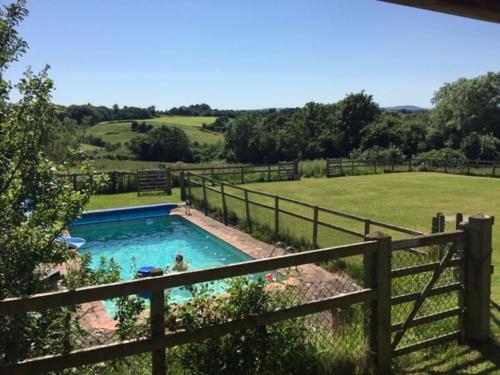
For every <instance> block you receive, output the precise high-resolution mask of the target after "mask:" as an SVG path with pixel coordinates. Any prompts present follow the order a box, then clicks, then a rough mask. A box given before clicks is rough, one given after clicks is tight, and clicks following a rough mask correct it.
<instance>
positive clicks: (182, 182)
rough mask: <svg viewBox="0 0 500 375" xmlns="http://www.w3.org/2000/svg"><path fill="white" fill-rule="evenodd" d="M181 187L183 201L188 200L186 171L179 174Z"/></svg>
mask: <svg viewBox="0 0 500 375" xmlns="http://www.w3.org/2000/svg"><path fill="white" fill-rule="evenodd" d="M179 185H180V187H181V201H185V200H186V186H185V184H184V171H181V173H180V174H179Z"/></svg>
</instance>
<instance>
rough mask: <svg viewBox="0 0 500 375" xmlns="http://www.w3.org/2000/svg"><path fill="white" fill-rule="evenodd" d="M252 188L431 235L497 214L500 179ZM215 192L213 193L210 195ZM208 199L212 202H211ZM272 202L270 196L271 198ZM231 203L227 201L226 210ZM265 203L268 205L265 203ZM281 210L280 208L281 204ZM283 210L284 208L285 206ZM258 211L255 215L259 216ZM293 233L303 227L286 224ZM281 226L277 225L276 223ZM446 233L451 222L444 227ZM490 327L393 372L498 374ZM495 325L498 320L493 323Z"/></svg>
mask: <svg viewBox="0 0 500 375" xmlns="http://www.w3.org/2000/svg"><path fill="white" fill-rule="evenodd" d="M247 186H248V187H249V188H251V189H255V190H260V191H265V192H269V193H273V194H279V195H282V196H287V197H293V198H296V199H299V200H303V201H307V202H309V203H313V204H317V205H320V206H323V207H329V208H332V209H336V210H341V211H345V212H350V213H354V214H358V215H361V216H365V217H369V218H373V219H377V220H380V221H385V222H387V223H392V224H397V225H400V226H404V227H407V228H412V229H417V230H421V231H425V232H429V231H430V226H431V217H432V216H434V215H435V214H436V212H438V211H440V212H443V213H445V214H446V215H449V216H450V217H451V216H453V215H454V214H455V213H456V212H462V213H464V214H465V215H473V214H476V213H487V214H490V215H494V216H499V215H500V200H499V199H498V197H499V196H500V180H499V179H493V178H486V177H469V176H458V175H446V174H438V173H423V172H420V173H398V174H384V175H368V176H356V177H339V178H332V179H326V178H317V179H303V180H301V181H296V182H289V181H287V182H273V183H258V184H248V185H247ZM214 194H215V193H214ZM209 199H210V198H209ZM270 199H271V198H270ZM176 200H177V201H179V200H180V198H179V191H178V189H174V191H173V195H172V196H164V195H159V196H144V197H137V195H136V194H135V193H128V194H117V195H106V196H96V197H93V198H92V201H91V203H90V205H89V209H97V208H106V207H120V206H132V205H140V204H151V203H161V202H175V201H176ZM234 201H235V200H234V199H233V200H228V206H229V208H230V209H231V204H233V202H234ZM264 203H267V204H269V203H270V202H267V201H266V202H264ZM280 207H281V206H280ZM285 208H286V207H285ZM258 212H260V211H256V212H255V214H258ZM285 223H286V224H287V225H291V228H292V230H295V231H301V229H302V226H301V225H297V224H295V225H294V224H293V222H290V223H288V222H287V221H285ZM280 225H281V224H280ZM447 225H448V228H449V229H453V228H454V222H451V221H450V222H448V223H447ZM499 247H500V227H499V226H498V225H497V226H495V227H494V239H493V254H494V255H493V262H494V264H495V266H496V267H495V268H496V270H498V269H499V268H500V251H499V250H500V249H499ZM492 297H493V299H494V300H496V301H500V277H499V273H498V271H497V272H496V274H494V275H493V278H492ZM495 319H496V320H494V321H493V322H492V329H493V332H494V335H495V337H496V341H492V342H490V343H488V344H486V345H483V346H482V347H479V348H471V347H468V346H466V345H456V344H450V345H445V346H441V347H439V349H438V348H436V349H434V350H433V349H431V350H426V351H422V352H417V353H415V354H414V355H411V356H408V357H406V356H405V357H402V358H401V359H398V360H397V361H396V362H395V363H396V366H397V369H398V371H397V372H400V371H401V372H405V373H411V374H424V373H436V374H455V373H484V374H493V373H499V368H500V347H499V345H498V339H499V337H498V335H499V334H500V329H499V326H498V321H499V320H498V319H500V316H499V313H498V312H495ZM495 322H497V323H496V324H495Z"/></svg>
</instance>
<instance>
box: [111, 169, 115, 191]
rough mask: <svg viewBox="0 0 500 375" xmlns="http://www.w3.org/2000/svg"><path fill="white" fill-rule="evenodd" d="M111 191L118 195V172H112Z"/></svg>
mask: <svg viewBox="0 0 500 375" xmlns="http://www.w3.org/2000/svg"><path fill="white" fill-rule="evenodd" d="M111 191H112V192H113V193H116V171H112V172H111Z"/></svg>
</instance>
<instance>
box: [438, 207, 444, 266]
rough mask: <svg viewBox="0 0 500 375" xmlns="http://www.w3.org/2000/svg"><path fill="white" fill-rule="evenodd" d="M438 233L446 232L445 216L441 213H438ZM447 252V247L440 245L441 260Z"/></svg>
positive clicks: (439, 255) (439, 254)
mask: <svg viewBox="0 0 500 375" xmlns="http://www.w3.org/2000/svg"><path fill="white" fill-rule="evenodd" d="M436 217H437V226H438V227H437V232H438V233H443V232H444V231H445V216H444V215H443V214H442V213H441V212H438V213H437V216H436ZM445 250H446V247H445V245H438V257H439V259H440V260H441V259H442V258H443V256H444V252H445Z"/></svg>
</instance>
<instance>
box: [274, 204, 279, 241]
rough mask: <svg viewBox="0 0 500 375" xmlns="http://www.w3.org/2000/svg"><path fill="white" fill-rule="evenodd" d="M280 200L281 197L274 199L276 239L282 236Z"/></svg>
mask: <svg viewBox="0 0 500 375" xmlns="http://www.w3.org/2000/svg"><path fill="white" fill-rule="evenodd" d="M279 212H280V198H279V196H277V195H276V196H275V197H274V235H275V236H276V238H278V237H279V235H280V216H279Z"/></svg>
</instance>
